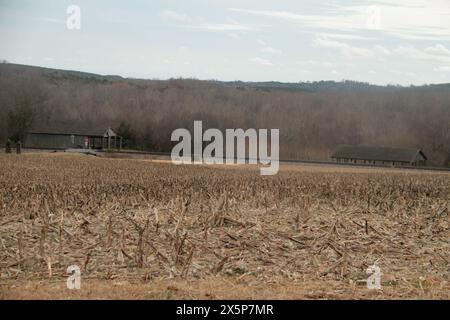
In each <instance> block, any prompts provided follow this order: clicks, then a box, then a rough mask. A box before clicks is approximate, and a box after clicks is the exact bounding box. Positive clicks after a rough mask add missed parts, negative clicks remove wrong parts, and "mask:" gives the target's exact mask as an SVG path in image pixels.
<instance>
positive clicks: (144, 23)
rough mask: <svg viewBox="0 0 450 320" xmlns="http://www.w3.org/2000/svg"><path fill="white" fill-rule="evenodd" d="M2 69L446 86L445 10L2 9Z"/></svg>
mask: <svg viewBox="0 0 450 320" xmlns="http://www.w3.org/2000/svg"><path fill="white" fill-rule="evenodd" d="M73 6H76V8H75V9H74V7H73ZM77 10H79V11H77ZM78 13H79V14H78ZM78 27H79V28H78ZM0 59H2V60H3V59H4V60H7V61H8V62H11V63H20V64H28V65H37V66H45V67H50V68H59V69H70V70H79V71H86V72H93V73H99V74H116V75H121V76H124V77H133V78H146V79H168V78H177V77H183V78H197V79H216V80H224V81H232V80H242V81H282V82H302V81H319V80H335V81H340V80H343V79H346V80H356V81H363V82H370V83H374V84H382V85H386V84H401V85H410V84H414V85H421V84H430V83H449V82H450V0H408V1H406V0H395V1H394V0H372V1H367V0H347V1H345V0H342V1H338V0H334V1H333V0H305V1H301V0H245V1H242V0H241V1H237V0H190V1H181V0H179V1H173V0H167V1H162V0H152V1H144V0H128V1H116V0H97V1H92V0H72V1H66V0H59V1H56V0H35V1H31V0H27V1H25V0H0Z"/></svg>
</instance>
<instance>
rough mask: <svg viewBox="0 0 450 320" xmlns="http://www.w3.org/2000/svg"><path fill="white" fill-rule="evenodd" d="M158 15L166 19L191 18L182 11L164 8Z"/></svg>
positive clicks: (189, 19)
mask: <svg viewBox="0 0 450 320" xmlns="http://www.w3.org/2000/svg"><path fill="white" fill-rule="evenodd" d="M160 17H161V18H162V19H163V20H167V21H170V20H172V21H177V22H192V20H193V19H192V18H191V17H189V16H188V15H186V14H184V13H178V12H175V11H172V10H164V11H163V12H161V13H160Z"/></svg>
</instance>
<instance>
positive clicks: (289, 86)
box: [0, 63, 450, 92]
mask: <svg viewBox="0 0 450 320" xmlns="http://www.w3.org/2000/svg"><path fill="white" fill-rule="evenodd" d="M1 70H9V71H14V72H30V71H31V72H39V73H41V74H42V75H43V76H45V77H46V78H48V79H50V80H52V81H59V80H70V81H82V82H86V83H89V82H101V83H113V82H123V81H128V82H130V83H131V84H136V83H142V82H146V81H172V80H179V79H169V80H147V79H136V78H125V77H122V76H119V75H99V74H95V73H89V72H81V71H73V70H63V69H52V68H45V67H36V66H28V65H21V64H14V63H1V64H0V71H1ZM187 80H195V79H187ZM195 81H201V82H208V83H214V84H222V85H225V86H227V87H233V88H238V89H248V88H251V89H257V90H262V91H273V90H283V91H304V92H320V91H360V90H362V91H365V90H378V91H387V90H388V91H393V90H410V89H415V90H417V89H420V90H430V89H431V90H450V83H443V84H431V85H422V86H408V87H404V86H400V85H386V86H380V85H374V84H370V83H366V82H358V81H353V80H343V81H332V80H327V81H313V82H279V81H266V82H246V81H218V80H195Z"/></svg>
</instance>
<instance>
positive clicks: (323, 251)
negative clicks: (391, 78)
mask: <svg viewBox="0 0 450 320" xmlns="http://www.w3.org/2000/svg"><path fill="white" fill-rule="evenodd" d="M0 168H1V169H0V184H1V189H0V246H1V248H2V249H1V251H0V268H1V274H0V297H2V298H30V297H33V298H71V297H72V298H80V297H81V298H86V297H89V298H91V297H92V298H102V297H109V298H207V299H208V298H228V299H230V298H237V299H239V298H287V299H289V298H293V299H298V298H312V299H314V298H408V299H409V298H430V299H449V298H450V282H449V281H450V263H449V261H450V228H449V227H450V217H449V211H450V174H449V173H439V172H427V171H412V170H411V171H402V170H394V169H370V168H365V169H358V168H340V167H314V166H294V165H291V166H284V167H282V168H281V170H280V172H279V173H278V174H277V175H275V176H260V175H259V170H258V169H257V168H256V167H251V166H226V167H225V166H224V167H220V166H201V165H186V166H175V165H172V164H170V163H162V162H151V161H146V160H130V159H105V158H99V157H92V156H87V155H75V154H71V155H68V154H23V155H5V154H3V155H0ZM373 264H376V265H378V266H379V267H380V268H381V272H382V276H381V285H382V288H381V290H374V289H372V290H370V289H367V288H366V282H365V281H366V279H367V277H368V274H366V270H367V268H368V267H369V266H371V265H373ZM70 265H78V266H79V267H80V268H81V273H82V288H81V290H74V291H71V290H68V289H67V288H66V283H65V279H66V278H67V275H66V270H67V267H68V266H70ZM87 288H88V289H87Z"/></svg>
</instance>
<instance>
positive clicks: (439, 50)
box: [425, 43, 450, 56]
mask: <svg viewBox="0 0 450 320" xmlns="http://www.w3.org/2000/svg"><path fill="white" fill-rule="evenodd" d="M425 52H428V53H430V54H436V55H444V56H450V50H449V49H447V48H446V47H445V46H443V45H442V44H439V43H438V44H436V45H435V46H434V47H428V48H425Z"/></svg>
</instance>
